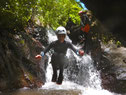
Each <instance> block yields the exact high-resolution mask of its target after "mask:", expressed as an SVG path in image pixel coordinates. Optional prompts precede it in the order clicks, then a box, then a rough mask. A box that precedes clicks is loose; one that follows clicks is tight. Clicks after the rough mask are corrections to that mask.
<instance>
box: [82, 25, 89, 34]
mask: <svg viewBox="0 0 126 95" xmlns="http://www.w3.org/2000/svg"><path fill="white" fill-rule="evenodd" d="M81 30H82V31H83V32H86V33H88V32H89V30H90V25H89V24H86V25H85V26H84V27H81Z"/></svg>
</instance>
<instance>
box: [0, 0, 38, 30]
mask: <svg viewBox="0 0 126 95" xmlns="http://www.w3.org/2000/svg"><path fill="white" fill-rule="evenodd" d="M35 5H36V0H0V21H1V22H0V27H1V28H10V29H13V28H22V27H24V25H26V23H27V21H28V20H29V19H30V17H31V15H32V10H33V8H34V7H35Z"/></svg>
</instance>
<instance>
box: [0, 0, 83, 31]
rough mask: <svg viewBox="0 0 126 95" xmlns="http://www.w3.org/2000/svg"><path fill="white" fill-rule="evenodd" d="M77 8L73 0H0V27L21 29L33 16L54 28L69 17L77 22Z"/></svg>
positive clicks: (64, 23) (63, 23)
mask: <svg viewBox="0 0 126 95" xmlns="http://www.w3.org/2000/svg"><path fill="white" fill-rule="evenodd" d="M79 10H81V8H80V7H79V6H78V4H77V3H76V1H75V0H0V27H1V28H9V29H17V28H19V29H21V28H23V27H24V26H25V25H26V24H27V22H28V20H29V19H32V20H33V19H34V18H36V19H37V20H39V21H40V22H41V23H42V25H44V26H47V25H49V26H51V27H52V28H54V29H55V28H56V27H57V26H59V25H63V26H65V25H66V23H67V21H68V19H69V18H71V19H72V21H73V22H74V23H76V24H79V21H80V18H79V16H78V11H79Z"/></svg>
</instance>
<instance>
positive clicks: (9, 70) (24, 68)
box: [0, 30, 46, 91]
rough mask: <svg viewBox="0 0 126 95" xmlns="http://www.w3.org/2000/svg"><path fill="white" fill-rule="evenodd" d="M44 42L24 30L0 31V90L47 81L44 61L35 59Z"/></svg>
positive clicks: (40, 83) (35, 85) (36, 84)
mask: <svg viewBox="0 0 126 95" xmlns="http://www.w3.org/2000/svg"><path fill="white" fill-rule="evenodd" d="M45 32H46V31H45ZM42 49H43V48H42V44H41V43H40V42H38V41H37V40H35V39H34V38H33V37H31V36H30V35H29V34H27V33H26V32H25V31H24V32H18V33H15V34H12V33H10V32H9V30H3V31H1V32H0V91H4V90H9V89H16V88H22V87H24V86H25V87H30V88H33V87H40V86H41V85H42V84H44V82H45V68H44V66H42V65H44V64H42V63H43V61H39V60H36V59H35V55H37V54H39V53H40V51H41V50H42Z"/></svg>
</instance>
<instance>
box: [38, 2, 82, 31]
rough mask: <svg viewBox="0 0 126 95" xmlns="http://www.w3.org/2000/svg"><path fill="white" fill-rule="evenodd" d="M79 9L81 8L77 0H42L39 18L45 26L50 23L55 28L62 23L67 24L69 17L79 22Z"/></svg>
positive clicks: (39, 6) (39, 7)
mask: <svg viewBox="0 0 126 95" xmlns="http://www.w3.org/2000/svg"><path fill="white" fill-rule="evenodd" d="M79 10H81V8H80V7H78V5H77V3H76V2H75V0H40V1H39V4H38V16H37V18H39V19H40V21H41V22H42V24H43V25H44V26H46V25H50V26H51V27H52V28H54V29H55V28H56V27H58V26H60V25H62V26H65V25H66V23H67V21H68V19H69V18H71V19H72V21H73V22H74V23H77V24H79V21H80V18H79V16H78V11H79Z"/></svg>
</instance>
